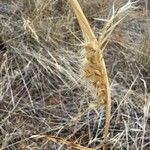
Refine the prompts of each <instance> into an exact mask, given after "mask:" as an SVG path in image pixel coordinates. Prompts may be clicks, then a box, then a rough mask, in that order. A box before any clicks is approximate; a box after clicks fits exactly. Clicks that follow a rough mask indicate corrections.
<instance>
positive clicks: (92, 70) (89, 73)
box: [68, 0, 132, 150]
mask: <svg viewBox="0 0 150 150" xmlns="http://www.w3.org/2000/svg"><path fill="white" fill-rule="evenodd" d="M68 2H69V4H70V6H71V7H72V8H73V11H74V13H75V15H76V17H77V19H78V22H79V25H80V28H81V30H82V33H83V36H84V40H85V44H84V47H85V51H86V54H85V59H86V63H85V65H84V67H83V76H84V77H85V78H87V79H89V80H90V81H91V83H92V84H93V86H94V87H95V89H96V94H97V104H98V105H99V104H104V106H105V110H106V120H105V130H104V144H103V149H104V150H105V149H106V147H107V143H108V130H109V126H110V118H111V96H110V88H109V80H108V75H107V70H106V66H105V62H104V58H103V50H104V48H105V46H106V44H107V40H108V38H109V36H110V34H111V32H112V31H113V30H114V28H115V27H116V25H118V24H119V23H120V21H121V20H122V19H123V18H124V17H126V15H127V13H126V12H127V10H128V9H129V8H130V7H131V4H132V2H131V1H128V2H127V3H126V5H124V6H123V7H121V8H120V9H118V10H117V11H115V9H113V14H112V16H111V18H110V19H109V20H108V22H107V23H106V25H105V26H104V28H103V32H102V34H101V36H100V37H99V38H98V39H97V38H96V36H95V35H94V32H93V30H92V29H91V27H90V25H89V22H88V20H87V19H86V17H85V15H84V13H83V11H82V9H81V7H80V5H79V3H78V1H77V0H68Z"/></svg>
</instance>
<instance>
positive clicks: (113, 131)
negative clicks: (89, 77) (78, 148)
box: [0, 0, 150, 150]
mask: <svg viewBox="0 0 150 150" xmlns="http://www.w3.org/2000/svg"><path fill="white" fill-rule="evenodd" d="M126 2H127V1H126V0H121V1H120V0H119V1H113V0H112V1H111V3H108V2H107V1H103V3H101V2H100V1H97V0H94V1H91V2H87V1H82V8H83V10H84V12H85V14H86V15H87V18H88V20H89V22H90V24H91V26H92V27H93V32H94V33H95V35H96V36H98V37H99V36H100V35H102V33H103V32H104V31H105V30H102V29H103V27H104V25H105V24H107V22H109V20H110V17H111V16H112V12H114V11H113V9H112V5H113V4H114V6H115V7H114V8H115V9H114V10H118V9H117V8H122V6H124V5H125V4H126ZM92 6H93V7H92ZM133 6H136V9H135V10H134V11H132V13H131V12H130V11H128V17H126V18H125V19H124V20H123V21H122V22H120V23H119V24H118V25H117V26H116V28H115V29H114V31H113V32H112V33H111V32H110V33H111V34H110V35H109V38H106V39H109V40H108V41H109V42H108V43H107V42H106V43H105V42H103V43H104V44H103V46H102V47H103V50H104V49H105V50H104V51H103V54H104V55H103V56H104V59H105V62H106V67H107V71H108V74H109V79H110V89H111V93H112V96H111V97H112V116H111V125H110V128H109V133H110V134H109V142H108V147H110V148H112V149H149V143H150V141H149V137H150V127H149V91H150V88H149V87H150V86H149V76H148V75H149V61H148V60H149V57H148V56H149V44H148V39H149V32H148V31H149V13H148V7H149V6H148V1H142V0H141V1H139V2H138V3H136V4H135V5H133ZM89 9H90V11H89ZM87 11H88V12H87ZM115 12H117V11H115ZM125 12H127V11H125ZM125 15H126V13H125ZM121 18H122V16H121ZM115 21H116V20H114V22H115ZM114 22H113V23H114ZM115 23H116V22H115ZM111 25H112V24H111ZM107 29H108V28H107ZM81 33H82V32H81V30H80V27H79V25H78V22H77V19H76V17H74V15H73V13H72V11H71V10H70V8H69V7H68V5H67V1H65V2H64V1H63V0H44V1H43V0H20V1H18V0H14V1H10V0H9V1H8V0H1V2H0V149H8V150H9V149H10V150H12V149H25V148H26V149H50V150H57V149H72V147H70V146H68V145H66V144H64V143H59V142H56V143H55V142H50V141H49V140H46V139H31V138H29V137H31V136H32V135H42V134H44V135H45V134H46V135H52V136H54V137H61V138H62V139H65V140H66V141H72V142H73V143H76V144H78V145H82V146H83V147H88V148H95V149H101V148H102V143H103V139H102V137H103V130H104V128H103V127H104V123H105V116H104V110H103V109H102V108H98V109H95V107H94V105H93V103H94V99H95V94H94V92H91V91H92V90H93V89H92V88H90V85H89V84H88V83H86V82H85V81H83V80H82V79H81V78H80V74H81V72H80V70H81V69H82V67H83V66H82V64H81V62H82V60H83V54H81V50H82V46H83V43H84V41H83V40H82V35H81ZM103 35H104V34H103ZM105 35H107V33H106V34H105ZM106 37H107V36H106ZM104 39H105V38H104ZM146 41H147V42H146ZM144 43H147V44H144ZM105 44H107V45H105ZM91 93H93V95H94V97H93V95H92V94H91ZM139 105H140V106H139Z"/></svg>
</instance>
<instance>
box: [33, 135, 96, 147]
mask: <svg viewBox="0 0 150 150" xmlns="http://www.w3.org/2000/svg"><path fill="white" fill-rule="evenodd" d="M30 138H38V139H41V138H45V139H47V140H48V141H53V142H56V143H61V144H65V145H69V146H71V147H72V148H75V149H77V150H95V149H92V148H87V147H84V146H81V145H79V144H75V143H74V142H71V141H68V140H66V139H63V138H60V137H57V136H51V135H33V136H31V137H30Z"/></svg>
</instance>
